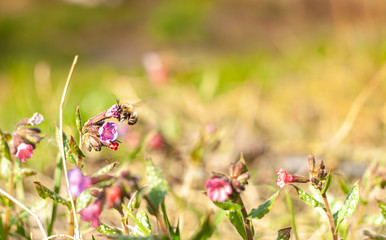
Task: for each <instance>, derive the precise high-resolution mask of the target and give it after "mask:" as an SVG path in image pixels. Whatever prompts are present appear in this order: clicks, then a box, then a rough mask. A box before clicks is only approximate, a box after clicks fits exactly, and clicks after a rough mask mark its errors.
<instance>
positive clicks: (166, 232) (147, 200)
mask: <svg viewBox="0 0 386 240" xmlns="http://www.w3.org/2000/svg"><path fill="white" fill-rule="evenodd" d="M143 198H144V199H145V200H146V202H147V203H148V204H149V207H150V208H151V210H153V212H154V215H155V217H156V218H157V221H158V223H159V225H160V228H161V231H162V233H163V234H165V235H169V233H168V231H167V230H166V227H165V224H164V222H163V220H162V218H161V216H160V215H159V211H158V210H157V209H156V208H155V207H154V205H153V203H152V202H151V201H150V199H149V198H148V197H147V196H146V195H145V196H144V197H143Z"/></svg>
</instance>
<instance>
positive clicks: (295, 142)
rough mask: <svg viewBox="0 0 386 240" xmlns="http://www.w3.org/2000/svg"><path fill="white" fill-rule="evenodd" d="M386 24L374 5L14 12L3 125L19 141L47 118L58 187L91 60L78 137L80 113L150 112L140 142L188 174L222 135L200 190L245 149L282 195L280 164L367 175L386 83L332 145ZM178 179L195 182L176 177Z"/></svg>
mask: <svg viewBox="0 0 386 240" xmlns="http://www.w3.org/2000/svg"><path fill="white" fill-rule="evenodd" d="M385 16H386V4H385V3H384V2H383V1H375V0H374V1H359V0H356V1H343V0H337V1H321V0H317V1H307V0H294V1H269V0H262V1H252V0H243V1H230V0H228V1H204V0H199V1H192V0H185V1H180V0H164V1H151V0H141V1H132V0H95V1H93V0H68V1H64V0H63V1H49V0H35V1H31V0H17V1H2V2H0V116H1V121H0V128H1V129H2V130H3V131H12V129H13V128H14V126H15V125H16V124H17V122H18V120H19V119H21V118H24V117H30V116H32V114H33V113H34V112H37V111H38V112H40V113H42V114H43V115H44V116H45V118H46V121H45V122H44V123H43V124H42V126H41V128H42V130H43V133H44V134H46V136H47V137H46V139H45V140H44V141H43V142H42V144H41V145H40V146H39V147H38V148H37V150H36V153H35V156H34V158H35V159H33V160H31V161H28V163H27V165H28V164H29V165H30V166H34V168H35V169H36V170H38V171H42V172H44V174H46V175H47V176H49V177H52V174H53V172H52V169H53V167H54V165H55V161H53V159H55V156H56V147H55V140H54V139H55V138H54V129H55V125H54V123H55V122H58V121H59V120H58V117H59V102H60V98H61V95H62V91H63V88H64V84H65V80H66V78H67V75H68V71H69V69H70V66H71V63H72V60H73V58H74V56H75V55H79V60H78V63H77V65H76V67H75V71H74V73H73V76H72V79H71V83H70V88H69V91H68V93H67V99H66V103H65V109H64V110H65V114H64V122H65V131H66V132H67V134H72V135H74V136H76V138H77V133H76V131H75V124H74V112H75V108H76V105H77V104H79V105H80V109H81V113H82V117H83V119H84V121H85V120H87V119H88V118H90V117H92V116H94V115H96V114H97V113H99V112H101V111H103V110H105V109H107V108H108V107H110V106H111V105H112V104H114V103H115V101H116V99H120V100H121V102H129V103H135V102H141V103H143V104H141V106H140V107H139V108H138V109H139V110H138V111H139V114H140V122H139V124H138V127H137V129H138V134H139V138H140V139H142V140H143V141H145V142H146V143H147V142H149V139H150V138H151V136H152V135H153V134H154V133H161V134H162V136H163V138H164V140H165V142H167V148H168V149H166V150H165V149H164V150H163V151H161V152H155V153H153V155H154V156H155V161H156V162H157V163H159V164H160V165H161V169H162V166H168V167H169V166H174V165H176V166H174V167H176V168H178V169H184V171H188V170H187V169H189V168H190V166H191V165H195V164H193V162H195V161H196V160H195V157H197V156H196V155H197V154H196V153H197V152H195V150H197V149H195V147H196V146H198V145H199V144H198V143H197V142H200V140H199V139H200V136H201V132H202V131H203V129H207V127H208V126H211V127H214V129H216V134H217V135H216V138H217V140H218V141H219V142H220V143H219V144H220V145H219V148H216V150H213V151H209V150H208V151H201V149H199V151H198V152H199V153H200V154H198V157H197V159H198V160H197V161H198V162H199V165H200V166H202V169H203V173H202V174H204V175H203V176H201V177H198V179H200V181H201V185H200V184H197V192H199V190H202V189H203V186H204V185H203V183H202V182H203V181H205V179H206V178H205V177H206V175H208V174H210V171H212V170H213V171H225V170H226V166H227V165H228V164H229V163H230V162H231V161H234V160H235V159H237V158H238V156H239V154H240V152H243V153H244V156H245V157H246V160H247V162H248V163H249V164H250V166H251V168H252V169H254V171H255V174H254V178H255V179H254V180H253V181H252V184H271V185H273V180H274V177H275V176H274V171H275V169H276V168H277V167H283V168H284V167H286V168H288V169H291V170H292V171H301V169H303V170H304V164H305V162H306V156H307V154H308V153H311V152H313V153H315V154H317V158H326V163H327V166H329V167H334V168H336V169H337V171H341V172H344V174H345V175H348V177H352V178H359V177H360V176H361V175H362V174H363V171H364V170H365V168H366V166H368V165H369V163H370V162H371V161H372V160H380V161H381V163H384V159H385V156H386V155H385V151H384V149H385V143H386V142H385V133H386V131H385V123H386V105H385V97H384V96H385V93H386V83H385V81H383V80H382V81H381V82H380V83H379V84H378V85H377V86H376V88H375V89H374V90H373V91H371V94H370V96H369V97H368V98H366V99H365V101H364V104H363V105H361V106H360V111H359V114H358V115H357V116H356V117H355V118H354V121H353V122H352V123H353V125H352V128H350V131H349V132H348V133H347V135H345V137H344V139H343V140H342V141H339V142H338V144H336V145H333V146H330V148H328V149H327V150H328V151H327V150H326V149H325V148H323V146H324V145H325V144H326V143H327V142H328V141H329V139H331V137H332V136H333V135H334V134H335V133H336V132H337V131H338V129H339V127H340V126H341V124H342V123H343V122H344V119H345V117H346V115H347V114H348V112H349V109H350V107H352V105H353V103H354V101H355V99H356V98H357V97H358V96H359V95H360V94H361V92H362V91H363V90H364V89H366V87H367V86H368V84H369V82H370V80H371V79H372V77H373V76H374V75H375V74H376V72H377V71H378V70H379V69H380V68H381V66H382V65H383V64H384V62H385V60H386V41H385V36H386V24H385V22H386V19H385V18H386V17H385ZM149 59H150V60H149ZM133 129H134V130H132V129H129V130H128V131H129V132H135V128H133ZM126 134H127V133H126ZM123 136H125V135H123ZM136 136H138V135H136ZM128 138H129V137H128ZM121 141H123V144H126V145H127V147H128V149H126V148H124V147H122V148H121V149H122V151H121V152H120V153H119V151H118V152H117V153H114V154H111V152H109V151H107V150H106V151H102V152H103V153H104V154H105V155H106V156H105V155H102V156H103V157H101V156H100V155H94V154H92V155H91V156H92V157H95V158H96V159H100V161H102V160H101V159H104V158H107V159H109V161H111V159H113V160H115V161H116V160H118V161H122V162H124V161H126V160H127V161H129V160H130V161H131V160H133V159H136V158H138V156H136V155H133V154H132V152H133V149H134V150H135V146H134V147H133V145H130V144H132V143H130V139H129V140H128V139H126V138H125V139H122V138H121ZM197 144H198V145H197ZM134 145H135V144H134ZM147 151H150V152H151V151H152V150H151V149H147ZM130 154H131V155H130ZM318 154H319V155H318ZM128 155H130V156H131V157H127V156H128ZM181 159H182V160H181ZM89 161H91V160H89ZM180 161H182V163H181V162H180ZM102 162H103V161H102ZM175 162H177V163H175ZM179 163H180V164H179ZM353 163H355V164H353ZM170 164H171V165H170ZM100 165H103V164H102V163H101V164H100ZM267 169H269V170H270V171H267ZM299 169H300V170H299ZM90 171H91V170H90ZM165 175H166V176H167V178H168V179H169V180H171V181H172V182H175V184H176V185H177V186H178V184H180V183H181V182H183V183H184V179H183V176H181V175H178V174H176V172H175V170H174V169H173V168H170V169H168V168H166V169H165ZM200 181H199V183H200ZM193 185H194V184H193ZM183 186H184V185H183ZM267 191H268V190H267ZM196 194H198V193H196ZM259 194H260V193H255V194H254V195H253V194H252V197H251V200H250V201H251V202H253V201H255V200H256V199H259V196H260V195H259ZM203 199H204V198H203ZM287 220H288V219H287ZM283 221H286V220H283ZM273 229H274V228H273Z"/></svg>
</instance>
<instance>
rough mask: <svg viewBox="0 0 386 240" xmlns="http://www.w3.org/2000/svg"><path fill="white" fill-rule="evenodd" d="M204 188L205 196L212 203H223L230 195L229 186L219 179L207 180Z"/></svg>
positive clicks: (230, 188)
mask: <svg viewBox="0 0 386 240" xmlns="http://www.w3.org/2000/svg"><path fill="white" fill-rule="evenodd" d="M205 187H206V188H207V189H208V192H207V193H206V194H207V196H208V197H209V199H210V200H212V201H217V202H224V201H225V200H227V199H228V198H229V195H231V194H232V187H231V185H230V184H229V183H227V182H226V181H224V180H223V179H221V178H217V177H214V178H211V179H209V180H208V181H207V182H206V185H205Z"/></svg>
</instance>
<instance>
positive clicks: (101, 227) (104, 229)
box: [96, 223, 121, 236]
mask: <svg viewBox="0 0 386 240" xmlns="http://www.w3.org/2000/svg"><path fill="white" fill-rule="evenodd" d="M96 230H97V231H98V232H100V233H103V234H104V235H108V236H111V235H116V234H120V233H121V232H120V231H118V230H116V229H114V228H111V227H109V226H107V225H105V224H103V223H101V224H100V225H99V227H97V228H96Z"/></svg>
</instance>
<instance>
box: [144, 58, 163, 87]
mask: <svg viewBox="0 0 386 240" xmlns="http://www.w3.org/2000/svg"><path fill="white" fill-rule="evenodd" d="M143 65H144V67H145V70H146V73H147V75H148V77H149V80H150V81H151V82H153V83H155V84H164V83H166V82H167V81H168V69H167V67H166V66H165V64H164V62H163V60H162V58H161V56H160V55H159V54H158V53H156V52H150V53H147V54H145V55H144V56H143Z"/></svg>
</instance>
